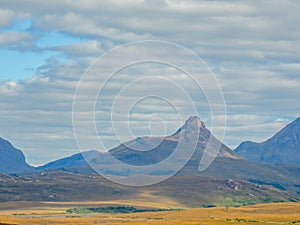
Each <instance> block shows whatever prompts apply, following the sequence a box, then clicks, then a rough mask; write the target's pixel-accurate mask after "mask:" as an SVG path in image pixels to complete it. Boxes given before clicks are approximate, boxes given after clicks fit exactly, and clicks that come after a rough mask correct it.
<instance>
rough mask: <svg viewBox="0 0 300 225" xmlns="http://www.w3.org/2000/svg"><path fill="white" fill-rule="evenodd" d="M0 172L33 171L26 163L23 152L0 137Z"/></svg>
mask: <svg viewBox="0 0 300 225" xmlns="http://www.w3.org/2000/svg"><path fill="white" fill-rule="evenodd" d="M0 156H1V158H0V173H6V174H13V173H27V172H32V171H34V169H33V167H31V166H29V165H28V164H27V163H26V160H25V156H24V154H23V152H22V151H21V150H19V149H16V148H15V147H14V146H13V145H12V144H11V143H10V142H8V141H7V140H4V139H2V138H0Z"/></svg>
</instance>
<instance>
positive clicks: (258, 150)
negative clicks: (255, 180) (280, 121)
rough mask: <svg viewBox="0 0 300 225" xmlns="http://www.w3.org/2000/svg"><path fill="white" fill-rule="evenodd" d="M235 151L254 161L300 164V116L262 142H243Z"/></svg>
mask: <svg viewBox="0 0 300 225" xmlns="http://www.w3.org/2000/svg"><path fill="white" fill-rule="evenodd" d="M235 152H236V153H238V154H239V155H241V156H242V157H244V158H245V159H247V160H249V161H252V162H259V163H269V164H292V165H299V166H300V118H298V119H296V120H295V121H293V122H292V123H290V124H288V125H287V126H286V127H284V128H283V129H281V130H280V131H279V132H278V133H276V134H275V135H274V136H273V137H271V138H269V139H268V140H266V141H264V142H262V143H255V142H251V141H246V142H243V143H241V144H240V145H239V146H238V147H237V148H236V149H235Z"/></svg>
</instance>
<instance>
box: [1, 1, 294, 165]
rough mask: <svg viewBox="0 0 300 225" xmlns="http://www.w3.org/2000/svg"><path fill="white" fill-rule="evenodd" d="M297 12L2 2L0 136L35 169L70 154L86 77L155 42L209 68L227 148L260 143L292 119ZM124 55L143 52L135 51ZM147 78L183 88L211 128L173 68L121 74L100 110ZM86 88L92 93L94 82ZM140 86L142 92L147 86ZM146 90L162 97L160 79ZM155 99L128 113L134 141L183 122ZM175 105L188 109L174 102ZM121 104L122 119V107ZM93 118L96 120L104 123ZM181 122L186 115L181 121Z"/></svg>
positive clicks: (201, 103)
mask: <svg viewBox="0 0 300 225" xmlns="http://www.w3.org/2000/svg"><path fill="white" fill-rule="evenodd" d="M299 11H300V3H299V2H298V1H292V0H290V1H289V0H288V1H280V0H273V1H250V0H249V1H222V0H217V1H192V0H188V1H180V0H178V1H177V0H174V1H169V0H160V1H143V0H130V1H127V2H126V3H125V2H124V1H115V0H114V1H106V0H105V1H87V2H82V1H72V2H71V1H67V0H60V1H56V0H53V1H49V2H43V3H39V2H32V1H30V2H27V1H21V0H16V1H9V0H4V1H1V6H0V17H1V21H0V62H1V64H0V65H1V72H0V104H1V105H0V115H1V116H0V123H1V127H0V136H1V137H3V138H6V139H8V140H10V141H11V142H12V143H14V144H15V145H16V146H17V147H18V148H20V149H22V150H23V151H24V152H25V154H26V156H27V158H28V161H29V162H30V163H32V164H35V165H37V164H43V163H45V162H48V161H50V160H54V159H56V158H59V157H62V156H66V155H70V154H73V153H77V152H78V148H77V146H76V142H75V138H74V135H73V127H72V103H73V97H74V93H75V90H76V85H77V84H78V82H79V80H80V79H81V77H82V75H83V73H84V71H85V70H86V69H87V68H88V67H89V66H90V65H91V63H93V62H94V61H95V60H96V59H97V58H98V57H99V56H101V55H103V54H104V53H106V52H107V51H109V50H111V49H113V48H115V47H116V46H119V45H122V44H126V43H129V42H135V41H142V40H149V39H154V40H163V41H170V42H174V43H177V44H179V45H182V46H184V47H187V48H189V49H190V50H192V51H193V52H195V53H196V54H197V55H198V56H199V57H201V58H202V59H203V60H204V61H205V62H206V63H207V64H208V66H209V67H210V68H211V69H212V71H213V72H214V74H215V76H216V78H217V80H218V83H219V85H220V87H221V90H222V92H223V94H224V98H225V102H226V107H227V115H226V116H227V127H226V135H225V138H224V142H225V143H226V144H227V145H229V146H230V147H232V148H234V147H235V146H237V145H238V144H239V143H240V142H242V141H245V140H253V141H263V140H265V139H266V138H268V137H270V136H271V135H272V134H274V133H275V132H276V131H277V130H279V129H280V128H282V127H283V126H284V125H286V124H287V123H289V122H291V121H292V120H294V119H296V118H297V117H299V112H300V104H299V96H300V82H299V81H300V76H299V72H300V33H299V22H300V16H299ZM129 54H136V55H139V54H144V52H143V51H142V50H138V49H132V50H131V52H130V53H129ZM168 54H169V55H167V54H166V55H167V56H169V57H171V56H173V55H172V52H169V53H168ZM115 60H116V62H117V60H120V59H118V58H117V57H116V59H115ZM181 60H183V59H181ZM187 63H188V62H187ZM97 75H98V76H100V78H101V77H105V76H104V75H102V74H97ZM149 75H151V76H163V77H165V78H168V79H171V80H172V81H174V82H177V83H178V84H180V85H181V86H182V87H185V88H186V89H187V91H188V93H189V94H190V95H191V97H192V99H193V100H194V102H195V104H196V105H197V110H198V113H199V116H200V117H201V118H202V119H203V120H204V122H206V123H207V124H208V125H210V123H211V118H210V117H209V110H208V109H209V107H208V105H207V103H206V102H205V98H204V97H203V95H202V93H201V91H197V90H196V89H193V88H192V86H193V85H192V84H191V83H189V82H188V81H187V79H186V77H184V75H183V74H181V73H180V72H178V71H176V70H174V68H167V67H163V66H159V65H149V64H145V65H141V66H136V67H135V66H133V67H132V68H131V69H128V70H126V69H125V70H123V71H121V72H120V73H119V74H118V76H116V77H118V78H117V79H115V80H113V82H112V83H111V84H110V85H111V90H108V91H107V96H106V97H105V98H104V99H106V100H107V101H108V102H105V104H107V105H109V101H111V99H110V97H112V93H116V91H120V90H121V89H122V87H124V86H126V84H128V82H129V83H130V82H132V81H134V80H136V79H139V78H141V77H142V76H149ZM99 82H102V81H101V79H100V81H99ZM153 82H154V81H153ZM90 85H91V86H90V87H89V88H91V89H92V88H93V87H94V86H93V82H92V81H91V84H90ZM141 85H142V86H141V87H142V88H141V90H139V93H140V94H141V95H143V90H144V89H145V88H146V87H148V86H149V84H141ZM143 85H145V87H143ZM152 85H153V88H156V89H157V90H164V91H165V92H167V90H168V88H166V87H164V86H163V85H161V83H160V82H157V83H155V82H154V83H152ZM114 88H116V89H114ZM137 90H138V89H137ZM162 94H163V92H162ZM84 100H85V101H87V99H84V97H83V101H84ZM156 100H157V99H156ZM156 100H155V101H154V100H153V99H152V100H151V99H148V100H146V101H142V102H141V103H139V104H137V106H136V108H133V110H132V111H133V112H135V113H134V114H132V115H131V117H130V118H131V120H132V121H131V124H132V126H133V127H132V129H133V131H134V134H135V135H136V136H139V135H145V134H149V133H151V131H149V126H150V125H149V124H152V125H151V126H152V128H153V132H154V131H155V132H156V134H161V132H162V130H161V127H163V125H162V124H161V123H160V122H159V121H161V119H162V120H164V121H165V123H166V124H167V125H168V129H167V134H171V133H172V132H174V131H175V130H176V129H177V128H178V126H180V125H181V121H179V120H178V116H176V112H175V111H174V112H173V111H172V110H171V109H170V108H169V106H168V105H167V104H165V103H163V102H160V103H159V102H157V101H156ZM176 100H177V101H176V102H177V104H179V107H181V108H186V109H188V106H187V105H186V103H185V101H183V100H182V99H181V98H180V97H178V99H176ZM110 103H111V102H110ZM107 105H105V106H107ZM120 107H121V108H120V112H123V111H122V110H123V108H122V107H124V112H125V109H126V104H125V105H122V106H120ZM105 110H106V109H105ZM105 110H104V111H105ZM99 111H100V109H99ZM107 112H109V110H107ZM97 115H98V114H97ZM98 116H99V118H98V119H99V121H101V120H103V118H107V117H106V116H107V115H105V116H103V115H102V114H101V113H100V114H99V115H98ZM188 116H191V115H189V112H188V111H187V110H186V111H184V113H183V115H182V118H184V119H186V118H187V117H188ZM102 117H103V118H102ZM84 119H85V118H83V121H84ZM221 119H222V118H221V116H219V117H218V118H216V121H218V120H221ZM153 121H156V122H153ZM99 126H100V127H101V132H100V135H101V137H102V138H103V139H105V141H106V143H107V145H108V146H110V147H112V146H115V145H116V144H118V143H117V142H116V141H115V139H114V137H115V134H114V133H113V130H112V129H111V127H110V126H109V124H107V123H105V122H102V123H100V124H99ZM215 130H216V133H218V130H221V128H220V127H216V129H215ZM155 132H154V134H155ZM85 138H86V140H87V141H89V140H91V139H92V138H94V137H91V136H88V134H87V137H85ZM125 139H126V138H125Z"/></svg>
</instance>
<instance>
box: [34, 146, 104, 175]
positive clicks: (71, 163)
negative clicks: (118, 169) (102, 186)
mask: <svg viewBox="0 0 300 225" xmlns="http://www.w3.org/2000/svg"><path fill="white" fill-rule="evenodd" d="M100 156H101V153H100V152H97V151H94V150H91V151H87V152H83V153H77V154H75V155H72V156H69V157H66V158H62V159H58V160H56V161H53V162H49V163H47V164H45V165H43V166H39V167H37V168H36V169H37V170H39V171H54V170H68V171H73V172H78V173H80V172H93V170H92V169H91V168H90V167H89V165H88V163H87V162H86V160H85V158H84V157H92V158H97V157H100Z"/></svg>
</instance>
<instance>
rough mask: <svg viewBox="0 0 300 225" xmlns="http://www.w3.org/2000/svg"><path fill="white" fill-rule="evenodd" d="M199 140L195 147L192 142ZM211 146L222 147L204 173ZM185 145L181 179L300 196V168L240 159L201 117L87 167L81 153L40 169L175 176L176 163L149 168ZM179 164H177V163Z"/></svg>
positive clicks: (95, 157) (96, 156)
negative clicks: (187, 153) (242, 183)
mask: <svg viewBox="0 0 300 225" xmlns="http://www.w3.org/2000/svg"><path fill="white" fill-rule="evenodd" d="M194 141H196V145H195V146H190V145H189V143H190V142H194ZM209 142H210V143H211V146H217V147H220V151H219V152H218V154H217V157H216V158H215V159H214V160H213V162H212V164H211V165H210V166H209V167H208V168H207V169H206V170H204V171H200V170H199V165H201V163H202V161H201V160H202V158H203V156H204V152H205V148H206V147H207V145H208V143H209ZM178 145H179V146H183V149H180V152H181V153H183V157H184V153H185V151H186V150H187V149H188V148H189V147H195V151H194V152H193V154H192V155H191V156H190V158H189V160H187V162H186V164H185V166H184V167H183V168H182V169H181V170H180V171H179V172H177V173H176V176H178V177H186V176H192V177H215V178H220V179H233V180H245V181H251V182H254V183H257V184H266V185H269V186H273V187H277V188H280V189H282V190H289V191H291V192H292V193H297V192H299V193H300V167H296V166H275V165H264V164H260V163H255V162H251V161H248V160H245V159H244V158H242V157H240V156H239V155H238V154H237V153H236V152H234V151H232V150H231V149H230V148H228V147H227V146H226V145H224V144H223V143H221V142H220V141H219V140H217V139H216V138H215V137H214V136H213V135H212V134H211V132H210V131H209V130H208V129H207V128H206V127H205V124H204V123H203V122H202V121H201V120H200V118H198V117H191V118H189V119H188V120H187V121H186V122H185V124H184V125H183V126H182V127H181V128H180V129H178V130H177V131H176V132H175V133H174V134H173V135H171V136H168V137H139V138H136V139H134V140H132V141H129V142H127V143H123V144H121V145H120V146H118V147H116V148H114V149H112V150H110V154H108V153H99V152H98V153H93V154H91V153H89V152H87V153H86V155H84V158H85V160H86V161H87V162H88V164H85V163H84V160H83V157H81V156H80V154H76V155H74V156H71V157H68V158H64V159H60V160H58V161H54V162H51V163H49V164H47V165H45V166H43V167H41V168H39V169H40V170H43V169H44V170H46V171H55V170H64V171H69V172H75V173H91V172H93V173H95V171H94V170H93V169H92V168H91V167H90V165H92V166H93V167H94V168H96V169H99V167H101V173H105V174H108V175H117V176H135V175H136V174H147V175H151V176H164V175H169V174H172V173H173V172H174V171H173V170H172V169H173V167H172V166H173V161H172V162H171V163H169V164H166V165H165V167H163V168H160V167H157V169H156V168H154V169H153V170H151V171H150V170H149V169H148V167H146V168H142V167H141V166H145V165H146V166H147V165H152V164H155V163H157V162H160V161H162V160H165V159H166V158H168V157H169V156H170V155H171V154H172V153H173V151H174V150H175V149H176V146H178ZM109 155H112V156H114V157H115V158H116V159H118V160H119V161H122V162H125V163H127V164H130V165H134V166H136V170H132V169H127V170H124V168H122V167H120V166H119V165H118V164H117V163H115V162H111V161H110V157H109ZM176 163H177V162H176V161H175V162H174V164H176Z"/></svg>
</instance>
